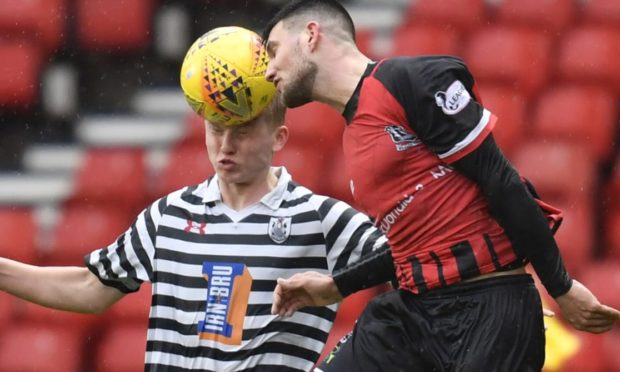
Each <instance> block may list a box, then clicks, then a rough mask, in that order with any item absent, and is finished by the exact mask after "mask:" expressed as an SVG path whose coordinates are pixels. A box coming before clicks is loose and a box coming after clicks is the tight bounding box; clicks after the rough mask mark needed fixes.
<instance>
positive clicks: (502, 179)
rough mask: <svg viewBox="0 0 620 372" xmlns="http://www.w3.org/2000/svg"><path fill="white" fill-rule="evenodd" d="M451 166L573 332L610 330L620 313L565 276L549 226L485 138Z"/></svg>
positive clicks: (511, 171) (488, 138) (510, 168)
mask: <svg viewBox="0 0 620 372" xmlns="http://www.w3.org/2000/svg"><path fill="white" fill-rule="evenodd" d="M453 165H454V167H455V168H456V169H457V170H459V171H460V172H462V173H463V174H465V175H466V176H467V177H469V178H471V179H472V180H473V181H474V182H476V183H477V184H478V185H479V186H480V189H481V191H482V193H483V194H484V195H485V197H486V198H487V200H488V203H489V209H490V211H491V214H492V215H493V216H494V217H495V218H496V219H497V221H498V222H499V224H500V225H501V226H502V228H503V229H504V230H505V232H506V234H507V235H508V238H509V239H510V241H511V242H512V244H513V246H514V247H515V250H516V251H517V252H518V253H519V255H520V256H521V257H525V258H527V259H529V261H530V262H531V263H532V266H533V267H534V270H535V271H536V274H538V277H539V278H540V280H541V282H542V284H543V285H544V287H545V288H546V289H547V291H548V292H549V294H550V295H551V296H553V297H554V298H555V300H556V302H557V303H558V305H559V306H560V310H561V311H562V315H563V316H564V318H566V320H568V321H569V322H570V323H571V324H572V325H573V326H574V327H575V328H576V329H579V330H583V331H588V332H593V333H600V332H604V331H606V330H609V329H611V328H612V327H613V326H614V325H615V323H616V322H617V321H618V320H619V319H620V312H618V310H615V309H612V308H610V307H608V306H605V305H602V304H601V303H600V302H599V301H598V300H597V299H596V297H595V296H594V295H593V294H592V292H590V291H589V290H588V289H587V288H586V287H584V286H583V285H582V284H581V283H579V282H577V281H575V280H572V279H571V277H570V276H569V275H568V273H567V271H566V268H565V267H564V263H563V261H562V257H561V256H560V251H559V249H558V247H557V244H556V242H555V240H554V238H553V233H552V231H551V230H550V229H549V226H548V224H547V221H546V219H545V217H544V215H543V213H542V212H541V210H540V208H539V207H538V205H537V204H536V202H535V200H534V198H533V197H532V195H531V194H530V193H529V192H528V191H527V189H526V187H525V185H524V184H523V182H522V181H521V178H520V177H519V175H518V174H517V172H516V171H515V170H514V168H513V167H512V166H511V165H510V163H509V162H508V160H507V159H506V158H505V157H504V156H503V155H502V153H501V151H500V150H499V149H498V148H497V146H496V144H495V141H494V140H493V136H492V135H489V136H488V137H487V138H486V139H485V140H484V141H483V142H482V144H481V145H480V146H479V147H478V148H476V149H475V150H474V151H472V152H471V153H470V154H468V155H466V156H465V157H463V158H462V159H461V160H458V161H456V162H455V163H454V164H453Z"/></svg>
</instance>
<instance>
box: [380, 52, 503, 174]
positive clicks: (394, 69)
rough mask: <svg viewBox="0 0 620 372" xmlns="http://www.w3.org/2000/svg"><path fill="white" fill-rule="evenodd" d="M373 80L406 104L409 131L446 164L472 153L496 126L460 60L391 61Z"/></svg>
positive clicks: (401, 102) (410, 58) (403, 58)
mask: <svg viewBox="0 0 620 372" xmlns="http://www.w3.org/2000/svg"><path fill="white" fill-rule="evenodd" d="M375 77H376V78H377V79H378V80H379V81H381V82H382V83H383V84H384V85H385V86H386V88H387V89H388V90H389V91H390V92H391V93H392V94H393V95H394V97H395V98H396V100H397V101H398V102H399V104H400V105H401V106H402V108H403V110H404V114H405V116H406V119H407V121H408V123H409V125H410V127H411V129H412V130H413V131H414V132H416V134H417V136H418V137H419V138H420V139H421V140H422V142H423V143H424V144H425V145H426V146H427V147H428V148H429V149H430V150H431V151H433V152H434V153H435V154H437V156H438V157H439V158H440V159H442V160H443V161H444V162H446V163H452V162H454V161H456V160H458V159H461V158H462V157H464V156H465V155H467V154H468V153H470V152H471V151H473V150H474V149H475V148H476V147H477V146H479V145H480V143H482V141H483V140H484V139H485V138H486V137H487V136H488V134H489V133H490V132H491V130H492V129H493V126H494V125H495V122H496V117H495V116H494V115H493V114H492V113H491V112H490V111H488V110H487V109H485V108H484V107H482V105H481V103H480V101H479V98H478V97H476V94H475V87H474V78H473V76H472V75H471V73H470V72H469V70H468V68H467V66H466V65H465V63H464V62H463V61H462V60H460V59H459V58H455V57H448V56H429V57H400V58H395V59H390V60H386V61H384V62H383V63H381V65H380V66H379V67H378V69H377V71H376V73H375Z"/></svg>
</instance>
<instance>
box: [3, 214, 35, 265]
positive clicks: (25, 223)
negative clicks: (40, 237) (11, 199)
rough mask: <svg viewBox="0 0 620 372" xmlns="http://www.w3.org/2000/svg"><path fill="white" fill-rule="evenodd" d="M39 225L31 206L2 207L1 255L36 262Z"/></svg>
mask: <svg viewBox="0 0 620 372" xmlns="http://www.w3.org/2000/svg"><path fill="white" fill-rule="evenodd" d="M36 236H37V226H36V222H35V219H34V215H33V213H32V210H31V209H30V208H8V207H3V208H0V237H1V238H0V257H6V258H10V259H13V260H17V261H21V262H27V263H34V261H35V260H36V259H37V251H36V245H35V239H36Z"/></svg>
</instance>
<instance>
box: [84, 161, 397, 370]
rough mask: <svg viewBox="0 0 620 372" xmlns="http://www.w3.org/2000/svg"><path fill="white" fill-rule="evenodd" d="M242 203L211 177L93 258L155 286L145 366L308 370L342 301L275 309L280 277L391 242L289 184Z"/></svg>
mask: <svg viewBox="0 0 620 372" xmlns="http://www.w3.org/2000/svg"><path fill="white" fill-rule="evenodd" d="M273 171H274V172H276V174H278V175H279V179H278V184H277V185H276V187H275V188H274V189H273V190H272V191H271V192H269V193H268V194H267V195H265V196H264V197H263V198H262V199H261V201H260V202H259V203H257V204H255V205H253V206H250V207H247V208H245V209H244V210H241V211H234V210H232V209H230V208H228V207H226V205H224V204H223V203H222V200H221V195H220V191H219V188H218V183H217V176H214V177H212V178H210V179H208V180H206V181H205V182H203V183H202V184H200V185H197V186H193V187H187V188H184V189H181V190H178V191H176V192H173V193H171V194H169V195H167V196H166V197H164V198H162V199H160V200H158V201H156V202H155V203H153V204H152V205H151V206H150V207H148V208H147V209H145V210H144V211H143V212H142V213H141V214H140V215H139V216H138V218H137V219H136V221H135V223H134V224H133V225H132V226H131V227H130V228H129V229H128V230H127V231H126V232H125V233H124V234H123V235H121V236H120V237H119V238H118V239H117V240H116V242H114V243H113V244H111V245H109V246H108V247H107V248H104V249H99V250H96V251H94V252H92V253H91V254H89V255H87V256H86V257H85V262H86V265H87V266H88V268H89V269H90V270H91V271H92V272H93V273H94V274H96V275H97V276H98V277H99V278H100V279H101V281H102V282H103V283H105V284H106V285H111V286H114V287H116V288H118V289H120V290H121V291H123V292H132V291H135V290H137V289H138V288H139V286H140V284H141V283H142V282H144V281H149V282H152V283H153V285H152V290H153V297H152V298H153V302H152V304H151V309H150V321H149V329H148V335H147V353H146V358H145V359H146V370H147V371H163V370H165V371H186V370H201V371H217V372H221V371H249V370H254V371H309V370H310V369H311V368H312V366H313V364H314V363H315V362H316V361H317V359H318V357H319V356H320V353H321V351H322V349H323V346H324V344H325V341H326V340H327V336H328V334H329V331H330V328H331V326H332V322H333V320H334V317H335V311H336V310H337V305H331V306H328V307H320V308H306V309H304V310H301V311H298V312H297V313H296V314H295V315H293V316H292V317H288V318H283V317H278V316H274V315H271V313H270V309H271V303H272V292H273V290H274V288H275V285H276V279H277V278H278V277H285V278H287V277H290V276H291V275H293V274H295V273H298V272H303V271H308V270H315V271H319V272H323V273H329V272H332V271H334V270H336V269H338V268H341V267H343V266H345V265H346V264H348V263H350V262H353V261H356V260H358V259H359V257H360V256H361V255H363V254H366V253H368V252H370V251H372V250H374V249H377V248H379V247H381V246H382V245H385V244H387V242H386V239H385V237H384V236H383V235H382V234H381V233H380V232H379V231H378V230H377V229H376V228H375V227H374V226H373V225H372V223H371V221H370V220H369V219H368V218H367V217H366V216H365V215H364V214H362V213H359V212H357V211H355V210H354V209H352V208H351V207H350V206H349V205H347V204H346V203H344V202H341V201H337V200H335V199H332V198H329V197H325V196H320V195H315V194H313V193H312V192H311V191H310V190H308V189H306V188H304V187H302V186H299V185H297V184H296V183H294V182H292V180H291V177H290V176H289V174H288V173H287V172H286V170H285V169H284V168H273Z"/></svg>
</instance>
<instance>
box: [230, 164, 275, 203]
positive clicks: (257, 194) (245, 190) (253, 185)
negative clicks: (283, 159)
mask: <svg viewBox="0 0 620 372" xmlns="http://www.w3.org/2000/svg"><path fill="white" fill-rule="evenodd" d="M277 184H278V177H277V176H276V175H274V174H273V172H271V170H267V172H266V173H265V174H264V175H263V176H260V177H256V178H255V179H253V180H251V181H250V182H244V183H235V182H225V181H223V180H221V179H220V180H219V181H218V185H219V187H220V193H221V194H222V202H223V203H224V204H226V206H227V207H229V208H231V209H233V210H235V211H240V210H242V209H244V208H247V207H249V206H252V205H254V204H256V203H258V202H259V201H260V200H261V199H262V198H263V197H264V196H265V195H267V194H268V193H269V192H271V190H273V189H274V188H275V187H276V185H277Z"/></svg>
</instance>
